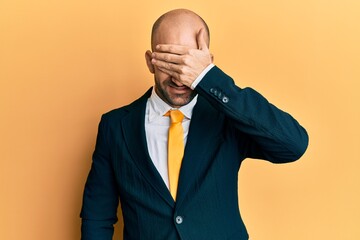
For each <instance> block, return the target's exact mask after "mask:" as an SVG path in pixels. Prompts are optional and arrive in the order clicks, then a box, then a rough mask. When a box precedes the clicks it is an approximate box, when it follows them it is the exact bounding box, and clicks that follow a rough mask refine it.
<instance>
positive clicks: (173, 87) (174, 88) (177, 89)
mask: <svg viewBox="0 0 360 240" xmlns="http://www.w3.org/2000/svg"><path fill="white" fill-rule="evenodd" d="M169 87H170V89H171V91H174V92H176V93H178V94H180V93H185V92H188V91H189V90H191V89H190V88H189V87H187V86H185V85H183V86H177V85H176V84H169Z"/></svg>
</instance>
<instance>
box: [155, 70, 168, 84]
mask: <svg viewBox="0 0 360 240" xmlns="http://www.w3.org/2000/svg"><path fill="white" fill-rule="evenodd" d="M155 78H156V81H158V82H159V83H162V82H164V81H166V80H168V79H170V75H168V74H166V73H164V72H161V71H159V70H155Z"/></svg>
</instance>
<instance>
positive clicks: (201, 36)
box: [196, 28, 208, 50]
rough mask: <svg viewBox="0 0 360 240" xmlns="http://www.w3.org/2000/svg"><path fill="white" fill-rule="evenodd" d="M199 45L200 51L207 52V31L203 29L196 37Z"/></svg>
mask: <svg viewBox="0 0 360 240" xmlns="http://www.w3.org/2000/svg"><path fill="white" fill-rule="evenodd" d="M196 41H197V45H198V46H199V49H200V50H207V49H208V46H207V43H206V41H205V29H204V28H201V29H200V31H199V33H198V34H197V36H196Z"/></svg>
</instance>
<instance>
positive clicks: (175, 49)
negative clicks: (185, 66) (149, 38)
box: [156, 44, 189, 55]
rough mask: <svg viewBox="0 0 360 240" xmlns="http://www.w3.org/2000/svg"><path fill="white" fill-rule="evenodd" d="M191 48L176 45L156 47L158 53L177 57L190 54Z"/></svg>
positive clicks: (159, 45)
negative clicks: (171, 54)
mask: <svg viewBox="0 0 360 240" xmlns="http://www.w3.org/2000/svg"><path fill="white" fill-rule="evenodd" d="M188 50H189V48H188V47H186V46H181V45H174V44H158V45H156V51H157V52H164V53H173V54H177V55H184V54H186V53H187V52H188Z"/></svg>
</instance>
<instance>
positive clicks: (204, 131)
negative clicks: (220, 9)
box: [81, 66, 308, 240]
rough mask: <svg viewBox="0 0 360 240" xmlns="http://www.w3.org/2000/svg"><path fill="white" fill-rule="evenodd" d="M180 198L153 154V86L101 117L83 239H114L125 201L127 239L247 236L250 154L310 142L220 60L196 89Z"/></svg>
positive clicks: (292, 156)
mask: <svg viewBox="0 0 360 240" xmlns="http://www.w3.org/2000/svg"><path fill="white" fill-rule="evenodd" d="M195 90H196V91H197V93H198V95H199V97H198V101H197V104H196V105H195V107H194V110H193V116H192V119H191V124H190V129H189V135H188V140H187V144H186V147H185V153H184V158H183V162H182V166H181V172H180V178H179V186H178V193H177V200H176V202H174V200H173V199H172V197H171V195H170V192H169V191H168V189H167V187H166V185H165V184H164V182H163V180H162V178H161V176H160V174H159V173H158V172H157V170H156V168H155V166H154V165H153V163H152V160H151V159H150V157H149V153H148V149H147V144H146V137H145V128H144V117H145V109H146V102H147V99H148V98H149V96H150V93H151V89H150V90H149V91H148V92H147V93H146V94H145V95H143V96H142V97H141V98H139V99H138V100H136V101H135V102H133V103H131V104H130V105H128V106H125V107H122V108H119V109H116V110H113V111H111V112H109V113H106V114H104V115H103V116H102V119H101V121H100V124H99V130H98V136H97V142H96V147H95V151H94V154H93V162H92V167H91V170H90V173H89V176H88V179H87V182H86V185H85V191H84V198H83V207H82V211H81V217H82V239H84V240H110V239H112V236H113V224H114V223H115V222H116V221H117V215H116V213H117V207H118V204H119V199H120V202H121V208H122V214H123V220H124V240H130V239H134V240H141V239H147V240H155V239H159V240H178V239H185V240H211V239H214V240H215V239H216V240H222V239H224V240H225V239H227V240H231V239H236V240H239V239H240V240H242V239H248V233H247V231H246V228H245V225H244V223H243V221H242V219H241V216H240V212H239V207H238V187H237V183H238V171H239V168H240V165H241V163H242V161H243V160H244V159H245V158H257V159H265V160H268V161H270V162H273V163H285V162H291V161H295V160H297V159H298V158H300V157H301V156H302V154H303V153H304V152H305V150H306V148H307V144H308V136H307V133H306V131H305V130H304V128H302V127H301V126H300V125H299V124H298V122H297V121H296V120H295V119H294V118H293V117H291V116H290V115H289V114H287V113H285V112H283V111H281V110H279V109H278V108H276V107H275V106H273V105H272V104H270V103H269V102H268V101H267V100H266V99H265V98H264V97H263V96H261V95H260V94H259V93H258V92H256V91H255V90H253V89H251V88H244V89H241V88H239V87H237V86H236V85H235V84H234V82H233V80H232V79H231V78H230V77H229V76H227V75H226V74H225V73H223V72H222V71H221V70H220V69H219V68H218V67H216V66H215V67H214V68H212V69H211V70H210V71H209V72H208V73H207V74H206V75H205V77H204V78H203V79H202V81H201V82H200V83H199V85H198V86H197V87H196V89H195Z"/></svg>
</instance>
